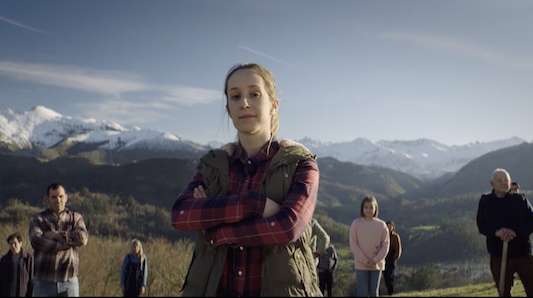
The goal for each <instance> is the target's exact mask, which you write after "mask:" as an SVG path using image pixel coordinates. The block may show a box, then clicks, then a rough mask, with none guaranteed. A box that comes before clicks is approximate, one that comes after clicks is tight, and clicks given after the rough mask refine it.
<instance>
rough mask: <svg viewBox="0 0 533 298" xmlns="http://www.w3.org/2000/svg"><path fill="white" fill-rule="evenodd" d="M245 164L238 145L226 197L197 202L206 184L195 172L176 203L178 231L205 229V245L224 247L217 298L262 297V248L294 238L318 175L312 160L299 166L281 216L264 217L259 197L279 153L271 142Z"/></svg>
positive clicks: (309, 208) (311, 205)
mask: <svg viewBox="0 0 533 298" xmlns="http://www.w3.org/2000/svg"><path fill="white" fill-rule="evenodd" d="M267 146H268V145H267V144H265V146H264V147H263V148H262V149H261V150H259V152H258V153H256V154H255V155H254V156H252V157H250V158H249V159H248V160H244V159H243V149H242V147H241V146H240V145H239V146H238V149H237V150H236V152H235V153H234V154H233V155H232V156H231V157H230V158H229V164H230V168H229V172H230V185H229V190H228V194H227V195H223V196H219V197H216V198H205V199H195V198H193V196H192V193H193V191H194V189H195V188H196V187H198V186H199V185H202V186H204V187H205V185H204V184H203V182H202V176H201V175H200V174H199V173H196V174H195V175H194V176H193V177H192V181H191V183H189V185H188V186H187V188H186V189H185V190H183V191H182V192H181V194H180V195H179V196H178V198H177V199H176V201H175V203H174V206H173V208H172V225H173V226H174V227H175V228H176V229H178V230H182V231H200V230H205V234H204V235H205V236H204V242H205V243H206V244H207V245H211V246H213V247H217V246H220V245H227V246H228V256H227V259H226V263H225V265H224V270H223V274H222V277H221V279H220V282H219V287H218V290H217V296H260V294H261V276H262V260H263V257H262V251H263V250H262V247H263V246H270V245H276V244H288V243H290V242H292V241H295V240H296V239H298V237H299V236H300V234H301V233H302V232H303V230H304V229H305V227H306V226H307V224H308V223H309V222H310V220H311V217H312V215H313V212H314V209H315V204H316V199H317V191H318V180H319V170H318V165H317V163H316V161H315V160H314V159H310V160H307V161H304V162H301V163H300V164H299V165H298V167H297V169H296V171H295V173H294V176H293V180H292V181H293V182H292V185H291V188H290V191H289V194H288V195H287V197H286V198H285V200H284V201H283V204H282V205H281V210H280V212H278V213H276V214H274V215H272V216H270V217H267V218H262V214H263V211H264V209H265V202H266V196H265V195H264V194H261V193H259V192H258V190H259V186H260V184H261V182H262V181H263V178H264V176H265V172H266V170H267V168H268V165H269V162H270V160H271V159H272V157H273V156H274V155H275V154H276V153H277V152H278V151H279V143H278V142H277V141H275V140H274V141H273V142H272V144H271V147H270V152H269V154H268V155H267V154H266V151H267V150H266V149H267Z"/></svg>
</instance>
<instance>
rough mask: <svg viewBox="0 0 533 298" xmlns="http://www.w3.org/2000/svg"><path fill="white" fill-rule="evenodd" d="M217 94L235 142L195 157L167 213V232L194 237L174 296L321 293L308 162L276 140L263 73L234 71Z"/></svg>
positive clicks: (270, 84) (314, 182) (273, 103)
mask: <svg viewBox="0 0 533 298" xmlns="http://www.w3.org/2000/svg"><path fill="white" fill-rule="evenodd" d="M224 93H225V97H226V98H225V99H226V111H227V113H228V115H229V117H230V118H231V120H232V121H233V126H234V127H235V129H236V130H237V142H235V143H229V144H227V145H225V146H223V147H222V148H219V149H213V150H211V151H209V152H208V153H207V154H206V155H204V156H203V157H202V158H201V159H200V162H199V164H198V166H197V168H196V169H197V172H196V173H195V174H194V176H193V177H192V179H191V180H192V181H191V182H190V183H189V185H188V186H187V187H186V188H185V189H184V190H183V191H182V192H181V193H180V194H179V195H178V197H177V198H176V200H175V201H174V205H173V206H172V226H173V227H174V228H176V229H178V230H181V231H196V232H197V233H196V247H195V250H194V254H193V257H192V261H191V264H190V266H189V271H188V274H187V276H186V278H185V282H184V284H183V296H253V297H259V296H321V293H320V288H319V287H318V282H317V276H316V266H315V261H314V258H313V253H312V250H311V247H310V241H311V233H312V231H311V227H310V225H309V223H310V221H311V218H312V217H313V213H314V210H315V205H316V200H317V192H318V183H319V170H318V164H317V162H316V159H315V158H316V156H314V155H313V154H311V152H309V150H308V149H307V148H305V147H304V146H303V145H301V144H299V143H297V142H294V141H290V140H281V141H278V140H277V139H276V135H277V133H278V128H279V115H278V107H279V100H278V98H277V91H276V84H275V81H274V77H273V75H272V73H271V72H270V71H268V70H267V69H265V68H264V67H262V66H261V65H259V64H255V63H252V64H248V63H245V64H239V65H236V66H234V67H232V68H231V69H230V71H229V72H228V74H227V75H226V82H225V88H224ZM198 121H201V120H200V119H199V120H198Z"/></svg>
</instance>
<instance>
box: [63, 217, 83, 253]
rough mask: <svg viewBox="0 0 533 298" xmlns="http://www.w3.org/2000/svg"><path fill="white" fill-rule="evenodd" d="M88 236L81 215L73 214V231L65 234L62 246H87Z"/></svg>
mask: <svg viewBox="0 0 533 298" xmlns="http://www.w3.org/2000/svg"><path fill="white" fill-rule="evenodd" d="M88 239H89V234H88V233H87V227H86V226H85V221H84V220H83V217H82V216H81V214H79V213H77V212H75V213H74V229H72V230H70V231H67V232H65V238H64V240H63V241H64V242H63V244H64V245H67V246H71V247H72V246H84V245H86V244H87V240H88Z"/></svg>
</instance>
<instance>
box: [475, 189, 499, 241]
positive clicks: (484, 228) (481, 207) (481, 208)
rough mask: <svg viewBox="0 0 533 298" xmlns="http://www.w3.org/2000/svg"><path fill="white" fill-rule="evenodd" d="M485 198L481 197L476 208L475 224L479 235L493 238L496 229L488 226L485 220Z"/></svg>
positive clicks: (486, 202)
mask: <svg viewBox="0 0 533 298" xmlns="http://www.w3.org/2000/svg"><path fill="white" fill-rule="evenodd" d="M487 204H488V201H487V197H485V196H481V198H480V199H479V204H478V208H477V216H476V222H477V227H478V230H479V232H480V233H481V234H483V235H485V236H487V237H495V234H496V228H494V227H493V226H491V225H490V223H489V222H488V220H487V218H485V208H487Z"/></svg>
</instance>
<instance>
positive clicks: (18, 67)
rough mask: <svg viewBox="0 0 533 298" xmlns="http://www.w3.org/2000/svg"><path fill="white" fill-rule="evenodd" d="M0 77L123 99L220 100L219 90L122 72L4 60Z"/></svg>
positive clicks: (188, 104) (0, 63)
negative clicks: (151, 95) (131, 95)
mask: <svg viewBox="0 0 533 298" xmlns="http://www.w3.org/2000/svg"><path fill="white" fill-rule="evenodd" d="M0 75H6V76H8V77H11V78H13V79H16V80H20V81H26V82H33V83H39V84H43V85H50V86H57V87H63V88H68V89H73V90H80V91H85V92H91V93H98V94H104V95H112V96H116V97H119V96H121V95H122V94H123V93H128V92H142V91H152V92H158V93H162V94H163V95H162V96H159V97H161V99H163V100H165V101H170V102H174V103H177V104H181V105H186V106H192V105H194V104H206V103H210V102H212V101H215V100H218V99H220V95H221V94H220V93H219V92H218V91H214V90H210V89H201V88H192V87H184V86H168V85H157V84H152V83H149V82H146V81H145V80H144V79H142V78H141V77H139V76H136V75H132V74H130V73H126V72H119V71H100V70H94V69H89V68H82V67H75V66H69V65H51V64H34V63H18V62H7V61H0Z"/></svg>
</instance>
